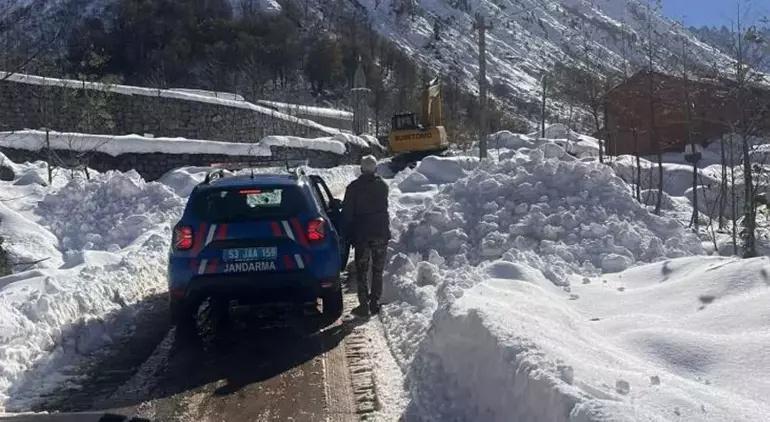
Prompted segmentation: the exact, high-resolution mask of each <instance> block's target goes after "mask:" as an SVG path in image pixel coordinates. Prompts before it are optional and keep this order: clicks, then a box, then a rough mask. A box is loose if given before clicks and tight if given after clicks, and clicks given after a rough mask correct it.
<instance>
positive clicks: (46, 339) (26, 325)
mask: <svg viewBox="0 0 770 422" xmlns="http://www.w3.org/2000/svg"><path fill="white" fill-rule="evenodd" d="M15 166H16V168H17V169H18V170H20V171H21V172H22V173H24V172H26V174H29V173H30V172H34V171H36V170H37V167H38V166H37V165H36V164H25V165H18V164H16V165H15ZM92 174H93V177H92V179H91V180H90V181H86V180H83V178H82V177H69V178H68V180H67V181H66V183H65V184H62V183H61V182H60V181H59V179H60V177H57V178H55V179H54V182H55V183H54V184H53V186H40V185H16V184H13V183H12V182H1V186H2V189H0V192H2V198H3V199H11V200H9V201H6V202H0V218H1V219H2V223H0V234H2V236H3V237H5V239H6V242H5V244H4V247H6V248H8V249H9V250H10V251H11V257H12V259H14V260H15V261H16V260H24V261H29V260H38V259H43V258H46V260H45V261H43V262H41V263H39V264H36V265H34V266H26V267H27V268H35V269H30V270H27V271H24V270H23V267H25V266H21V265H17V266H16V269H17V271H22V272H19V273H16V274H13V275H10V276H7V277H3V278H0V412H2V411H3V410H9V411H20V410H28V408H29V405H30V404H31V403H32V402H33V401H34V400H35V399H36V397H39V395H40V394H43V393H45V392H46V391H48V390H50V389H51V388H53V387H55V386H56V385H59V384H61V383H62V382H68V380H69V377H71V376H72V375H64V372H66V368H67V367H69V366H71V365H77V364H79V363H82V359H83V356H84V355H87V354H88V353H91V352H93V351H95V350H97V349H99V348H101V347H105V346H107V345H109V344H110V343H111V342H112V341H113V340H114V336H115V335H116V333H117V332H119V331H120V328H126V327H130V325H131V318H133V314H132V313H131V312H135V311H130V312H128V313H126V309H131V308H130V307H131V306H133V305H135V304H137V303H139V302H141V301H142V300H143V299H145V298H146V297H147V296H149V295H150V294H152V293H160V292H162V291H163V290H164V288H165V260H166V251H167V250H168V247H169V241H170V237H169V233H170V230H171V225H172V224H173V223H174V222H175V221H176V219H177V218H178V217H179V215H180V213H181V209H182V206H183V204H184V203H183V201H182V200H181V199H180V198H179V197H178V196H176V195H175V194H174V193H173V192H172V191H171V190H170V189H169V188H167V187H166V186H164V185H161V184H158V183H145V182H144V181H143V180H141V178H140V177H139V176H138V175H136V174H135V173H133V172H130V173H125V174H123V173H117V172H108V173H105V174H98V173H92ZM16 262H18V261H16ZM127 307H128V308H127Z"/></svg>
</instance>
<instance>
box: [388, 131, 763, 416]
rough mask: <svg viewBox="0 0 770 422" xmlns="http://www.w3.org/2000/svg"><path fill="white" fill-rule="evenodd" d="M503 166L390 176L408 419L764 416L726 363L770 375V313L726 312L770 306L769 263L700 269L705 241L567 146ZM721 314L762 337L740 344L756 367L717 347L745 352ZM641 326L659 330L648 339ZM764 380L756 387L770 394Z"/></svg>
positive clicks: (393, 269)
mask: <svg viewBox="0 0 770 422" xmlns="http://www.w3.org/2000/svg"><path fill="white" fill-rule="evenodd" d="M498 136H501V135H498ZM501 138H502V139H506V140H507V141H506V142H512V143H518V142H521V141H522V140H524V141H529V139H527V138H525V137H522V136H521V135H517V136H515V137H513V136H508V135H502V136H501ZM535 145H537V146H536V147H535ZM500 157H501V158H500V159H499V160H492V161H489V162H483V163H478V162H476V161H475V160H474V161H471V160H470V159H467V158H466V160H467V161H465V163H467V164H461V163H464V162H463V161H462V159H460V158H458V157H453V158H451V159H448V158H436V157H431V158H429V159H427V160H426V161H423V162H422V163H420V164H419V165H418V166H417V167H416V168H415V169H414V170H407V171H404V172H401V173H400V174H398V175H396V177H395V179H394V180H393V185H392V186H393V188H392V189H391V195H392V196H391V207H392V209H391V227H392V229H393V231H394V234H395V236H394V240H393V241H391V244H390V252H391V256H392V258H391V260H390V262H389V263H388V265H387V269H386V288H385V297H384V298H383V299H384V301H385V302H387V303H388V305H387V306H385V307H384V309H383V313H382V320H383V324H384V326H385V328H386V331H387V335H388V338H389V341H390V343H391V348H392V350H393V352H394V355H395V357H396V359H397V361H398V362H399V365H400V366H401V367H402V370H404V372H405V373H407V386H408V388H409V391H410V396H411V404H410V407H409V409H408V411H407V415H406V416H407V418H408V419H415V420H436V421H439V420H449V419H451V420H517V421H540V420H552V421H568V420H576V421H604V420H613V421H617V420H624V421H636V420H665V419H667V418H669V417H677V415H679V416H681V419H682V420H692V421H696V420H711V421H719V420H737V419H740V420H744V419H748V420H760V419H761V417H759V415H762V414H763V412H766V411H767V409H766V405H764V404H761V402H760V401H759V399H758V398H757V397H761V395H759V394H757V395H753V394H749V393H748V390H749V389H748V388H739V387H738V386H737V384H736V383H734V381H735V380H738V379H740V378H739V377H737V376H733V375H731V374H729V373H728V371H727V370H726V368H729V367H731V366H732V365H739V364H741V360H746V359H750V361H751V362H753V363H754V364H756V365H761V366H762V367H763V368H766V367H767V366H766V365H765V362H764V361H763V360H764V359H766V357H764V356H763V355H762V353H760V352H759V351H757V350H756V347H758V346H757V345H759V344H762V342H763V341H766V339H765V338H764V337H766V329H767V328H766V323H765V325H763V322H762V321H763V320H762V318H763V315H764V313H766V312H765V311H764V310H763V311H761V312H759V316H757V317H756V318H755V317H754V316H753V315H752V316H747V317H745V318H744V319H743V320H741V319H740V318H739V317H738V316H729V315H728V314H727V313H726V311H727V310H728V309H730V308H729V306H730V305H728V303H730V301H731V300H741V301H745V303H747V304H749V303H750V305H749V309H753V308H755V307H757V306H760V305H759V304H760V303H762V301H764V300H766V299H767V294H769V293H768V290H767V289H768V285H770V281H768V280H770V276H768V275H767V274H769V273H768V271H770V266H768V262H767V260H766V259H760V260H755V261H751V262H752V264H750V265H748V266H747V267H745V268H744V267H741V266H740V265H741V263H743V262H746V261H736V262H733V261H728V260H723V259H721V258H704V257H703V256H697V257H694V258H688V256H691V255H698V254H702V253H703V249H702V246H701V243H700V240H699V239H698V238H697V237H696V236H695V235H693V234H691V233H689V232H688V231H686V230H685V229H684V227H683V226H682V224H681V223H679V222H678V221H676V220H675V219H672V218H668V217H658V216H655V215H653V214H651V213H650V212H649V211H648V210H647V209H646V208H645V207H644V206H643V205H641V204H639V203H638V202H637V201H636V200H635V199H634V198H633V197H632V196H631V191H632V190H631V188H630V187H629V185H628V184H627V183H625V182H624V181H623V180H622V179H621V178H620V177H618V176H617V175H616V174H615V173H614V171H613V170H612V168H610V167H608V166H606V165H601V164H599V163H597V162H592V161H582V160H578V159H576V158H575V157H572V156H571V155H569V154H567V153H566V151H564V149H563V148H561V147H560V146H559V145H558V144H557V143H556V142H553V141H549V140H545V139H540V140H537V144H534V143H533V144H529V145H527V146H524V145H521V144H519V146H518V147H517V149H515V150H508V149H503V150H501V153H500ZM423 172H424V173H423ZM669 199H670V200H672V199H671V198H669ZM673 202H674V201H673V200H672V203H673ZM672 206H673V205H672ZM677 257H680V258H677ZM644 263H651V264H648V265H647V266H645V267H641V268H646V269H647V270H645V271H643V272H639V270H638V269H637V268H632V267H633V266H635V265H640V264H644ZM725 263H729V265H726V266H724V269H721V268H722V266H723V264H725ZM680 267H681V270H679V268H680ZM707 267H708V268H707ZM736 271H737V272H739V274H738V275H735V276H733V275H731V274H733V273H734V272H736ZM697 280H705V283H704V284H699V283H698V282H697ZM738 280H745V281H744V282H739V281H738ZM635 283H638V284H635ZM762 289H764V290H762ZM704 292H705V293H704ZM710 292H713V293H710ZM749 292H751V293H750V295H749ZM636 293H638V296H637V295H636ZM601 295H605V296H601ZM747 295H748V296H747ZM594 296H595V297H597V298H599V297H601V299H593V297H594ZM712 296H714V297H716V299H714V298H712ZM720 297H724V298H725V300H724V303H725V305H724V307H714V308H713V314H711V315H710V316H708V317H707V318H709V320H708V322H707V320H706V319H705V318H706V317H705V314H703V312H705V310H706V309H709V308H708V306H710V304H711V303H712V302H714V301H715V300H716V301H721V300H722V299H719V298H720ZM600 302H601V303H600ZM602 309H606V311H601V310H602ZM733 309H736V308H733ZM680 317H684V318H685V319H681V318H680ZM721 317H725V318H728V320H729V321H730V324H732V325H731V326H730V329H736V327H738V326H740V325H741V324H745V326H746V327H747V330H751V331H752V334H749V335H746V336H742V335H741V342H742V344H744V345H747V346H748V349H749V350H754V352H755V353H754V354H753V355H752V356H748V355H749V353H739V354H738V355H739V356H731V355H729V354H727V353H719V352H718V349H719V347H720V345H722V344H727V343H729V342H730V341H732V340H731V339H727V338H722V337H719V336H718V335H717V331H718V329H717V328H716V326H719V325H720V324H722V325H723V324H724V323H716V322H717V321H719V319H720V318H721ZM678 318H680V319H678ZM687 318H692V319H693V321H697V322H693V323H687V322H686V320H687ZM699 318H704V319H699ZM635 321H637V322H639V323H638V324H636V325H634V322H635ZM645 321H646V322H647V326H649V327H654V328H652V331H653V332H651V333H649V334H645V335H644V336H642V337H643V338H644V340H643V341H638V340H636V339H635V338H634V337H635V336H636V333H637V331H639V330H640V329H642V327H644V326H645V324H644V323H642V322H645ZM674 321H675V322H674ZM730 324H727V325H730ZM666 327H678V328H674V329H675V330H680V329H681V330H683V331H682V335H683V337H684V338H685V339H686V340H684V341H672V340H673V339H674V338H675V337H676V335H677V334H678V332H670V331H667V328H666ZM688 330H689V331H688ZM719 330H721V328H719ZM762 330H764V334H762V332H763V331H762ZM753 334H757V336H758V338H757V339H756V340H754V339H753V337H752V336H753ZM631 338H634V340H629V339H631ZM715 342H716V343H715ZM736 347H737V346H736ZM728 349H731V347H728ZM652 355H657V356H656V357H655V358H654V359H653V358H652V357H651V356H652ZM687 356H692V357H693V358H692V360H688V359H687ZM666 359H670V361H668V362H667V361H666ZM710 362H713V363H714V365H715V366H714V368H715V370H714V371H713V372H710V369H708V368H710ZM704 365H705V366H704ZM716 368H724V371H723V369H718V370H717V369H716ZM704 370H706V371H707V372H709V376H708V377H704V375H703V374H704ZM739 372H740V371H739ZM765 372H766V371H765ZM743 375H744V374H743V373H742V374H741V376H743ZM764 379H768V378H767V374H765V373H764V372H762V371H760V373H758V374H756V375H755V376H752V378H751V380H752V383H755V384H754V385H756V383H758V384H760V385H762V387H760V388H759V390H760V391H763V392H765V393H766V392H768V391H770V390H768V389H767V388H766V387H765V386H764V385H765V381H764ZM723 380H724V384H722V381H723ZM742 406H746V407H745V409H750V410H745V411H744V410H742ZM742 412H743V413H742ZM672 415H673V416H672ZM745 415H750V416H752V417H754V418H759V419H752V418H751V417H749V418H744V416H745Z"/></svg>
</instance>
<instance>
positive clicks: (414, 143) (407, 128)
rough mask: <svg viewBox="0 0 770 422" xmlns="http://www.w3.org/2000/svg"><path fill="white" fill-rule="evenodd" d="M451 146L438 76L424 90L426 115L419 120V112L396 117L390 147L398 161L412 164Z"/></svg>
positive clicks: (391, 130)
mask: <svg viewBox="0 0 770 422" xmlns="http://www.w3.org/2000/svg"><path fill="white" fill-rule="evenodd" d="M447 148H449V141H448V140H447V135H446V129H445V128H444V113H443V109H442V104H441V83H440V82H439V79H438V78H435V79H433V80H432V81H430V82H429V83H428V84H427V85H426V86H425V90H424V91H423V94H422V115H421V116H420V121H419V122H418V121H417V116H416V115H415V113H400V114H396V115H395V116H393V120H392V122H391V126H390V134H389V135H388V150H389V151H390V153H391V155H393V162H394V164H395V163H403V164H405V165H408V163H410V162H415V161H418V160H420V159H422V158H423V157H426V156H428V155H433V154H440V153H442V152H444V151H445V150H446V149H447ZM396 165H397V167H400V165H398V164H396ZM402 168H403V167H402Z"/></svg>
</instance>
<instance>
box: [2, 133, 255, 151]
mask: <svg viewBox="0 0 770 422" xmlns="http://www.w3.org/2000/svg"><path fill="white" fill-rule="evenodd" d="M48 145H50V147H51V148H53V149H62V150H73V151H86V152H88V151H99V152H103V153H105V154H109V155H112V156H113V157H114V156H118V155H121V154H128V153H136V154H149V153H156V152H158V153H165V154H222V155H237V156H270V149H269V148H267V147H266V146H265V145H261V144H246V143H238V142H217V141H203V140H196V139H185V138H148V137H144V136H139V135H125V136H112V135H91V134H84V133H66V132H49V134H48V140H47V141H46V133H45V132H44V131H40V130H22V131H17V132H0V146H2V147H6V148H16V149H25V150H29V151H39V150H41V149H44V148H46V147H47V146H48Z"/></svg>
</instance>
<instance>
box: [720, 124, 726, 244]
mask: <svg viewBox="0 0 770 422" xmlns="http://www.w3.org/2000/svg"><path fill="white" fill-rule="evenodd" d="M719 149H720V158H721V163H722V178H721V180H720V182H719V230H724V228H725V222H724V218H725V204H726V203H727V163H726V162H725V138H724V136H722V137H721V139H720V140H719Z"/></svg>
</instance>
